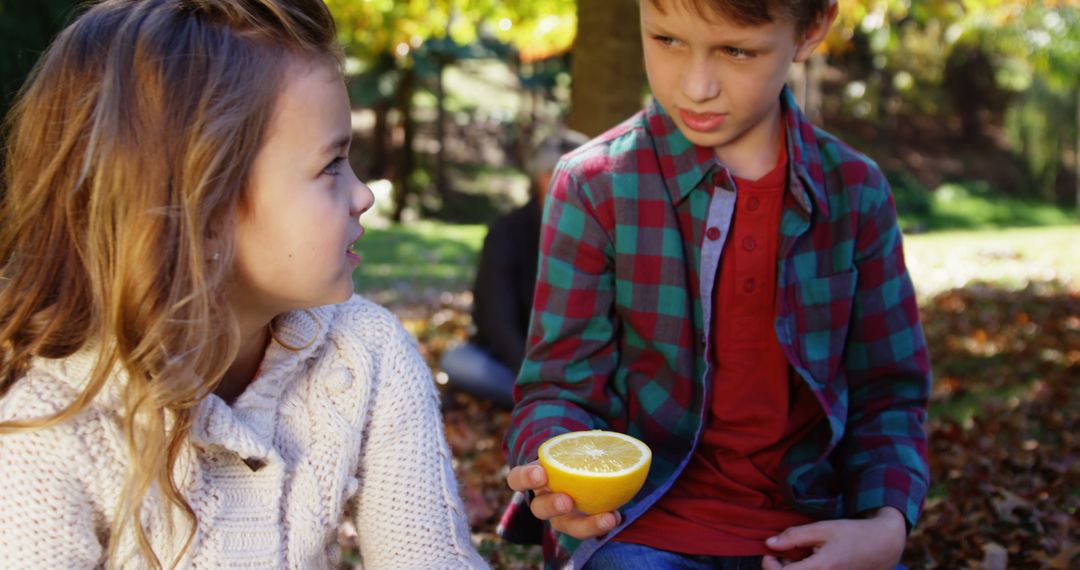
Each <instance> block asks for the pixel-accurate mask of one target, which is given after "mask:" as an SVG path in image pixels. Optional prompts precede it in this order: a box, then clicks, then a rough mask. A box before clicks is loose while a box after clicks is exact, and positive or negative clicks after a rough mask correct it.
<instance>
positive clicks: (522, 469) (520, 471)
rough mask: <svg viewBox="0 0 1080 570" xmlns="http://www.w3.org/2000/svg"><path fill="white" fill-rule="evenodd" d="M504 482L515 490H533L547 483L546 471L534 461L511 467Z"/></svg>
mask: <svg viewBox="0 0 1080 570" xmlns="http://www.w3.org/2000/svg"><path fill="white" fill-rule="evenodd" d="M506 484H507V485H509V486H510V488H511V489H513V490H515V491H535V490H536V489H539V488H541V487H543V486H544V485H547V473H545V472H544V468H543V467H541V466H540V464H539V463H537V462H535V461H534V462H532V463H529V464H528V465H520V466H518V467H515V468H513V469H511V470H510V473H509V474H507V476H506Z"/></svg>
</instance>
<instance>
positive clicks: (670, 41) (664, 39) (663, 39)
mask: <svg viewBox="0 0 1080 570" xmlns="http://www.w3.org/2000/svg"><path fill="white" fill-rule="evenodd" d="M653 39H654V40H656V41H657V42H659V43H660V45H663V46H667V47H673V46H676V45H678V43H679V40H677V39H675V38H672V37H668V36H653Z"/></svg>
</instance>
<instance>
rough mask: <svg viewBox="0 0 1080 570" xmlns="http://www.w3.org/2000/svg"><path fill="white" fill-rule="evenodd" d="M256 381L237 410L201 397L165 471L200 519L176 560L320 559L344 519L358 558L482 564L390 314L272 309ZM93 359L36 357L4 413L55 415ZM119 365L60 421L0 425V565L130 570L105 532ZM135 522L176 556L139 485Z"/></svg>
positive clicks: (380, 564)
mask: <svg viewBox="0 0 1080 570" xmlns="http://www.w3.org/2000/svg"><path fill="white" fill-rule="evenodd" d="M279 321H280V322H279V327H278V329H277V333H276V337H277V338H278V339H280V340H281V341H282V342H283V344H286V345H289V346H293V347H296V346H303V345H305V344H309V341H312V339H314V342H310V344H309V346H307V347H306V348H303V349H301V350H299V351H294V350H289V349H286V348H284V347H283V346H282V345H281V344H278V343H277V342H272V343H271V344H270V347H269V348H268V349H267V352H266V356H265V357H264V360H263V364H262V367H261V370H260V373H259V375H258V377H257V378H256V379H255V381H254V382H253V383H252V384H251V385H250V386H249V387H248V388H247V390H246V391H245V392H244V393H243V394H242V395H241V396H240V397H239V398H237V400H236V402H234V403H233V405H232V406H229V405H227V404H226V403H225V402H224V401H222V400H221V399H220V398H218V397H217V396H213V395H212V396H210V397H209V398H207V399H206V400H205V401H203V402H202V403H201V404H200V405H199V408H198V411H197V414H196V417H197V419H196V422H195V425H194V427H193V429H192V431H191V435H190V445H188V446H187V448H186V450H185V453H183V454H182V455H181V457H180V460H179V461H178V464H177V467H176V481H177V482H178V484H179V485H180V487H181V489H182V492H183V493H184V496H185V497H186V498H187V500H188V501H189V502H190V504H191V507H192V508H193V509H194V510H195V513H196V516H197V518H198V523H197V529H196V534H195V539H194V543H193V544H192V547H191V548H190V549H189V551H188V552H187V554H186V555H185V556H184V558H183V560H182V561H181V563H180V565H179V567H181V568H304V569H307V568H326V567H334V566H336V565H337V563H338V558H339V548H338V546H337V529H338V527H339V526H340V524H341V522H342V521H344V520H345V519H346V518H347V519H349V520H350V521H351V522H352V523H353V524H354V525H355V527H356V531H357V534H358V536H359V543H360V548H361V556H362V558H363V564H364V566H365V567H367V568H374V569H380V570H381V569H383V568H432V569H439V570H444V569H447V568H486V565H485V564H484V562H483V560H482V559H481V558H480V557H479V556H478V555H477V554H476V551H475V550H474V549H473V547H472V545H471V541H470V533H469V528H468V525H467V524H466V522H465V513H464V508H463V506H462V503H461V499H460V497H459V495H458V489H457V484H456V482H455V479H454V473H453V470H452V467H451V457H450V452H449V449H448V447H447V445H446V438H445V435H444V433H443V424H442V419H441V417H440V414H439V402H438V395H437V393H436V391H435V387H434V384H433V383H432V381H431V374H430V371H429V370H428V368H427V366H426V365H425V363H424V362H423V360H422V359H421V358H420V355H419V353H418V352H417V350H416V345H415V342H414V341H413V340H412V338H411V337H410V336H409V335H408V333H407V332H406V331H405V330H404V328H402V326H401V324H400V323H399V322H398V320H397V319H396V318H395V317H394V316H393V315H392V314H390V313H389V312H388V311H386V310H385V309H383V308H382V307H379V306H378V305H375V304H373V303H371V302H369V301H366V300H364V299H362V298H360V297H353V299H352V300H351V301H349V302H346V303H343V304H341V305H335V306H327V307H320V308H318V309H314V310H310V311H298V312H294V313H289V314H287V315H285V316H284V317H283V318H282V319H279ZM94 360H95V353H94V351H93V350H92V349H86V350H84V351H82V352H79V353H77V354H74V355H72V356H70V357H68V358H64V359H60V360H46V359H38V360H36V361H34V362H33V364H32V366H31V369H30V371H29V372H28V374H27V376H26V377H25V378H23V379H22V380H20V381H19V382H17V383H16V384H15V386H14V387H13V388H12V389H11V391H10V392H9V393H8V395H7V396H5V397H4V398H3V399H2V400H0V419H3V420H8V419H16V418H18V419H28V418H35V417H41V416H45V415H48V414H51V413H53V412H55V411H57V410H60V409H62V408H63V407H64V406H65V405H66V404H68V403H69V402H71V401H72V400H73V399H74V398H75V397H76V395H77V394H78V393H79V392H80V391H81V390H82V386H83V385H85V383H86V381H87V378H88V377H89V374H90V371H91V369H92V367H93V365H94ZM124 382H125V378H124V375H123V374H122V373H117V374H116V375H115V376H114V377H113V378H112V379H111V380H110V382H109V384H107V386H106V389H104V390H103V391H102V393H101V394H100V395H99V396H98V397H97V398H95V400H94V402H93V404H92V405H91V406H90V407H89V408H87V409H86V410H84V411H83V413H81V414H79V415H78V416H77V417H75V418H74V419H72V420H71V421H69V422H66V423H64V424H63V425H60V426H56V427H52V428H48V429H42V430H35V431H31V432H27V433H19V434H14V435H5V436H0V566H2V567H4V568H93V567H101V566H104V565H105V561H104V556H105V553H106V551H107V549H108V546H107V545H108V541H109V540H120V543H119V550H120V556H119V559H118V560H114V561H113V563H111V564H110V567H121V568H139V567H144V566H145V565H146V563H145V560H142V559H141V558H139V557H138V553H137V548H136V546H135V540H134V534H133V533H130V532H126V533H124V536H122V537H119V538H115V537H113V538H110V537H109V536H108V532H109V528H110V527H111V525H112V522H113V519H114V510H115V507H116V505H117V500H118V496H119V492H120V489H121V488H122V485H123V481H124V476H125V470H126V459H125V457H126V452H125V448H124V443H123V439H122V434H121V431H120V424H119V419H118V412H117V410H118V407H119V394H120V390H121V387H122V386H123V384H124ZM145 504H146V508H144V511H145V515H144V517H143V525H144V527H145V528H146V529H147V532H148V535H149V536H150V540H151V543H152V544H153V546H154V549H155V552H157V553H158V556H159V557H160V558H161V559H162V560H163V561H165V562H166V564H167V563H168V561H170V560H173V559H174V557H175V556H176V555H177V554H178V553H179V550H180V548H181V546H182V545H183V542H184V539H185V538H186V536H187V531H188V528H185V527H184V524H182V521H183V520H184V519H183V518H181V517H174V518H175V520H177V521H181V524H178V525H177V528H175V529H170V528H169V525H168V524H166V522H165V521H166V520H167V519H168V517H167V514H166V512H165V507H164V503H163V501H161V500H160V499H159V498H157V495H156V493H154V492H153V491H151V494H150V496H149V497H148V499H147V501H146V503H145Z"/></svg>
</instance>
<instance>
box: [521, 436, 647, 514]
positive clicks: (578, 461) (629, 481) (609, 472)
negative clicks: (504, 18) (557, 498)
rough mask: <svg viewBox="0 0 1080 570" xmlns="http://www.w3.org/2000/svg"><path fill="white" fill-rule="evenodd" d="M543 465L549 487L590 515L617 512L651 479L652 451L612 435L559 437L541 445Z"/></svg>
mask: <svg viewBox="0 0 1080 570" xmlns="http://www.w3.org/2000/svg"><path fill="white" fill-rule="evenodd" d="M539 455H540V465H542V466H543V467H544V470H545V471H546V472H547V477H548V487H549V488H550V489H551V490H552V491H554V492H556V493H565V494H567V495H570V497H571V498H572V499H574V507H575V508H576V509H577V510H579V511H581V512H584V513H588V514H596V513H603V512H607V511H613V510H615V509H617V508H619V507H621V506H622V505H624V504H626V502H627V501H629V500H630V499H632V498H634V495H636V494H637V492H638V491H639V490H641V486H642V485H643V484H644V483H645V477H646V476H647V475H648V474H649V466H650V465H651V463H652V452H651V451H650V450H649V446H647V445H645V444H644V443H642V442H641V441H639V440H637V439H635V438H633V437H630V436H628V435H625V434H621V433H617V432H612V431H602V430H593V431H578V432H570V433H564V434H562V435H557V436H555V437H553V438H551V439H549V440H547V441H545V442H544V443H543V444H541V445H540V449H539Z"/></svg>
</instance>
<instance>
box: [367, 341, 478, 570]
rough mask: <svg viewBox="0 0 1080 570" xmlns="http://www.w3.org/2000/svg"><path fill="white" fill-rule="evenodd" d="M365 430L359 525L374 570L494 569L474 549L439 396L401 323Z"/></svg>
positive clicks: (378, 381)
mask: <svg viewBox="0 0 1080 570" xmlns="http://www.w3.org/2000/svg"><path fill="white" fill-rule="evenodd" d="M390 337H391V338H389V339H388V345H387V346H388V348H387V349H386V352H385V353H384V356H383V358H382V361H381V362H380V363H379V365H378V374H377V378H376V386H375V388H374V400H373V402H372V409H371V413H370V419H369V421H368V424H367V426H366V428H365V434H364V437H365V442H366V443H365V446H364V450H363V455H362V457H361V460H360V473H359V479H360V489H359V492H358V494H357V497H356V499H355V501H356V502H355V505H354V506H355V517H356V519H355V521H354V523H355V526H356V529H357V534H358V539H359V544H360V555H361V557H362V558H363V562H364V566H365V567H369V568H388V569H394V568H409V569H422V568H429V569H432V570H444V569H448V568H454V569H458V568H487V567H488V566H487V564H486V563H485V562H484V561H483V559H481V558H480V556H479V554H477V552H476V550H475V549H474V548H473V546H472V540H471V534H470V531H469V526H468V524H467V522H466V518H465V508H464V505H463V504H462V502H461V498H460V496H459V495H458V487H457V483H456V480H455V477H454V471H453V467H452V465H451V455H450V449H449V447H448V446H447V443H446V435H445V432H444V427H443V422H442V417H441V415H440V413H439V398H438V394H437V392H436V390H435V384H434V382H433V381H432V379H431V372H430V370H429V369H428V367H427V365H426V364H425V363H424V361H423V360H422V359H421V357H420V354H419V353H418V352H417V350H416V347H415V344H414V341H413V340H412V338H411V337H409V335H408V333H407V332H406V331H405V329H404V328H403V327H401V325H400V324H399V323H397V322H396V321H395V322H394V323H393V325H392V330H391V332H390Z"/></svg>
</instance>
